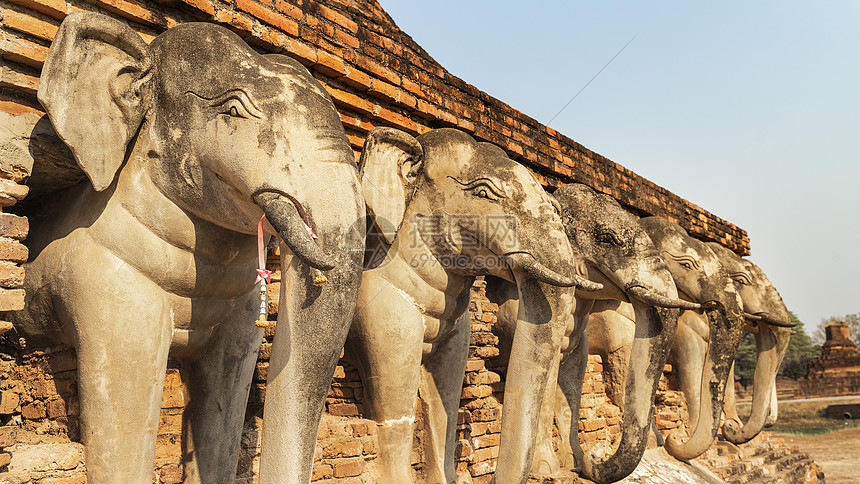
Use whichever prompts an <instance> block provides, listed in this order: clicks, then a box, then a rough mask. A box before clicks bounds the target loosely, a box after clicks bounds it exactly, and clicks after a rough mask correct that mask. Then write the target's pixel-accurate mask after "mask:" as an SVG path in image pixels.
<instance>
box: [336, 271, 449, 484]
mask: <svg viewBox="0 0 860 484" xmlns="http://www.w3.org/2000/svg"><path fill="white" fill-rule="evenodd" d="M359 292H360V294H359V307H358V312H357V314H356V319H355V322H354V324H353V327H352V329H351V330H350V339H349V343H348V344H349V345H350V350H351V351H350V353H351V354H352V355H354V357H355V360H356V363H357V364H358V367H359V371H360V372H361V376H362V380H363V382H364V393H365V399H366V403H365V407H366V408H367V410H368V412H369V417H370V418H372V419H373V420H375V421H376V423H377V439H378V443H379V458H378V468H379V472H380V482H403V483H408V482H413V476H412V439H413V427H414V425H413V424H414V421H415V400H416V397H417V396H418V384H419V380H420V374H421V356H422V348H423V345H424V321H423V318H422V315H421V313H420V312H419V311H418V309H417V308H415V306H413V305H412V303H411V302H410V301H409V300H408V299H406V297H405V296H404V295H403V294H402V293H401V292H400V291H397V290H395V289H394V288H392V287H391V286H390V285H389V284H388V283H387V281H385V280H384V279H382V278H374V277H372V275H366V276H365V279H364V280H363V281H362V286H361V289H360V291H359ZM365 301H367V303H366V304H363V303H364V302H365ZM464 371H465V370H464ZM461 380H462V377H461ZM460 384H462V381H461V382H460ZM458 396H459V395H458Z"/></svg>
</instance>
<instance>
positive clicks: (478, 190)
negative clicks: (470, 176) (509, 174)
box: [448, 176, 506, 200]
mask: <svg viewBox="0 0 860 484" xmlns="http://www.w3.org/2000/svg"><path fill="white" fill-rule="evenodd" d="M448 178H450V179H452V180H454V181H455V182H457V183H459V184H460V185H462V186H463V191H466V192H470V193H471V194H472V195H474V196H476V197H479V198H486V199H487V200H498V199H500V198H506V197H505V194H504V192H502V190H501V189H500V188H498V187H497V186H496V185H495V184H494V183H493V181H492V180H490V179H489V178H478V179H476V180H472V181H471V182H465V183H464V182H461V181H460V180H458V179H456V178H454V177H453V176H449V177H448Z"/></svg>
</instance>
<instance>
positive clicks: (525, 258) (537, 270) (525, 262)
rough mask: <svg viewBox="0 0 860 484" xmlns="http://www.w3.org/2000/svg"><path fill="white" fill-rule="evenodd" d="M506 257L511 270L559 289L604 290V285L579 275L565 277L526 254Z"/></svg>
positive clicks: (515, 253)
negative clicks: (595, 287)
mask: <svg viewBox="0 0 860 484" xmlns="http://www.w3.org/2000/svg"><path fill="white" fill-rule="evenodd" d="M504 257H505V260H506V261H507V263H508V265H509V266H510V268H511V270H516V271H520V272H522V273H524V274H526V275H528V276H531V277H533V278H534V279H536V280H538V281H540V282H543V283H546V284H550V285H553V286H559V287H582V288H583V289H585V290H587V291H590V290H594V291H596V290H599V289H602V288H603V284H599V283H596V282H592V281H589V280H588V279H585V278H584V277H582V276H579V275H576V276H574V277H573V278H570V277H566V276H563V275H561V274H559V273H557V272H555V271H553V270H552V269H550V268H549V267H547V266H545V265H543V264H541V263H540V262H538V261H537V259H535V258H534V256H533V255H531V254H529V253H526V252H512V253H509V254H505V256H504ZM595 285H596V286H598V287H597V289H590V288H591V287H594V286H595Z"/></svg>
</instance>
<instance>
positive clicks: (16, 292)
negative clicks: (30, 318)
mask: <svg viewBox="0 0 860 484" xmlns="http://www.w3.org/2000/svg"><path fill="white" fill-rule="evenodd" d="M22 309H24V290H23V289H0V311H20V310H22Z"/></svg>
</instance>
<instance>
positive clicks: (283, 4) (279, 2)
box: [275, 0, 304, 20]
mask: <svg viewBox="0 0 860 484" xmlns="http://www.w3.org/2000/svg"><path fill="white" fill-rule="evenodd" d="M275 9H276V10H277V11H278V12H281V13H282V14H285V15H288V16H290V17H292V18H294V19H296V20H301V19H302V17H303V16H304V12H302V9H301V8H299V7H297V6H295V5H293V4H291V3H289V2H287V1H284V0H275Z"/></svg>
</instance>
